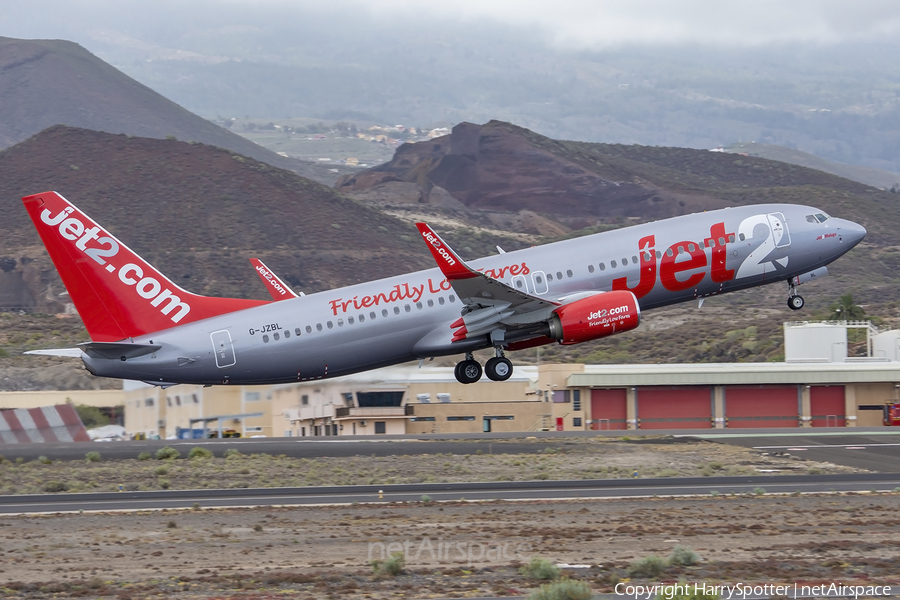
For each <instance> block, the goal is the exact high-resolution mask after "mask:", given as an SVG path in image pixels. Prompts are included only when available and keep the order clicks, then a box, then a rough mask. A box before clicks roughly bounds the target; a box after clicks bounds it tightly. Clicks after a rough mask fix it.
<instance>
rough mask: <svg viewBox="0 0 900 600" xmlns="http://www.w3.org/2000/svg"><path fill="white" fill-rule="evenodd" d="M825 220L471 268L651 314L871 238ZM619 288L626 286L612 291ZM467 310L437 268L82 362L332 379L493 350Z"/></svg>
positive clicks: (626, 232) (507, 258)
mask: <svg viewBox="0 0 900 600" xmlns="http://www.w3.org/2000/svg"><path fill="white" fill-rule="evenodd" d="M816 215H820V218H816ZM822 215H824V213H822V211H820V210H818V209H815V208H811V207H806V206H798V205H788V204H769V205H756V206H745V207H735V208H727V209H722V210H716V211H710V212H705V213H697V214H692V215H686V216H681V217H675V218H671V219H665V220H662V221H656V222H652V223H646V224H643V225H635V226H632V227H627V228H623V229H618V230H614V231H608V232H604V233H598V234H594V235H589V236H585V237H580V238H576V239H571V240H565V241H561V242H555V243H552V244H547V245H544V246H538V247H532V248H526V249H523V250H517V251H514V252H508V253H505V254H500V255H497V256H490V257H486V258H480V259H477V260H473V261H470V262H469V263H468V264H469V265H470V266H471V267H472V268H473V269H477V270H482V271H484V272H485V273H486V274H488V275H490V276H491V277H493V278H495V279H498V280H500V281H503V282H504V283H507V284H508V285H511V286H513V287H515V288H517V289H519V290H521V291H524V292H527V293H530V294H533V295H535V296H540V297H543V298H547V299H551V300H557V299H559V298H563V297H565V296H567V295H571V294H573V293H577V292H586V291H601V292H602V291H608V290H611V289H613V288H614V287H615V286H617V287H618V288H619V289H622V288H623V285H624V286H625V287H626V288H628V289H631V290H632V291H634V293H635V295H636V296H637V297H638V300H639V303H640V306H641V309H643V310H647V309H652V308H658V307H661V306H667V305H670V304H675V303H678V302H684V301H688V300H694V299H697V298H703V297H707V296H712V295H716V294H722V293H726V292H731V291H735V290H741V289H746V288H750V287H754V286H758V285H763V284H767V283H773V282H777V281H781V282H785V281H789V280H791V279H792V278H794V277H796V276H800V275H803V274H807V273H810V272H812V271H815V270H816V269H820V268H821V267H824V266H825V265H827V264H829V263H830V262H832V261H834V260H835V259H837V258H838V257H840V256H841V255H843V254H844V253H846V252H847V251H848V250H850V249H851V248H852V247H853V246H855V245H856V244H857V243H859V241H860V240H862V238H863V237H864V236H865V229H864V228H863V227H862V226H860V225H857V224H856V223H853V222H851V221H846V220H843V219H838V218H833V217H831V218H826V219H825V220H824V221H823V222H822V221H821V219H822V217H821V216H822ZM721 242H724V245H723V244H722V243H721ZM679 246H680V247H681V254H679ZM691 261H692V262H691ZM685 264H690V265H694V266H692V267H691V268H684V265H685ZM622 278H624V281H623V280H622ZM651 279H653V280H652V281H651ZM614 280H620V281H619V283H618V284H615V286H614ZM686 282H689V283H690V285H689V286H688V287H685V285H686ZM682 288H683V289H682ZM462 309H463V304H462V302H461V301H460V299H459V298H458V297H457V296H456V294H455V293H454V291H453V289H452V287H451V286H450V284H449V283H448V282H447V281H446V279H445V278H444V276H443V275H442V274H441V271H440V270H438V269H437V268H435V269H430V270H426V271H418V272H414V273H409V274H406V275H400V276H397V277H390V278H386V279H380V280H377V281H371V282H368V283H363V284H358V285H353V286H348V287H344V288H339V289H335V290H330V291H326V292H319V293H314V294H309V295H306V296H301V297H299V298H293V299H289V300H282V301H278V302H272V303H269V304H266V305H262V306H258V307H254V308H250V309H246V310H241V311H238V312H233V313H228V314H224V315H221V316H218V317H213V318H209V319H205V320H202V321H196V322H193V323H189V324H186V325H181V326H176V327H173V328H171V329H166V330H164V331H160V332H157V333H154V334H150V335H147V336H143V337H140V338H137V337H136V338H134V339H133V340H132V341H133V342H135V343H152V344H153V345H158V346H160V349H159V350H157V351H156V352H154V353H152V354H147V355H144V356H139V357H136V358H129V359H127V360H111V359H106V358H98V357H92V356H88V355H86V354H83V355H82V360H83V361H84V363H85V366H86V367H87V368H88V370H90V371H91V372H92V373H94V374H95V375H98V376H105V377H118V378H123V379H136V380H143V381H147V382H155V383H162V384H170V383H194V384H263V383H286V382H294V381H303V380H310V379H318V378H323V377H333V376H339V375H347V374H350V373H356V372H360V371H365V370H368V369H374V368H378V367H383V366H387V365H393V364H397V363H402V362H406V361H410V360H415V359H420V358H428V357H432V356H443V355H452V354H462V353H465V352H470V351H473V350H476V349H480V348H486V347H490V346H491V345H492V344H491V342H490V340H489V339H488V337H487V336H479V337H477V338H476V339H468V340H463V341H458V342H451V338H452V335H453V330H452V329H451V327H450V324H451V323H453V322H454V321H456V320H457V319H459V317H460V314H461V311H462ZM513 333H514V332H513ZM522 335H525V334H524V333H523V334H522ZM528 335H530V336H531V337H534V334H533V333H530V334H528ZM507 337H508V339H512V338H514V337H515V336H514V335H513V336H507ZM526 337H527V336H526Z"/></svg>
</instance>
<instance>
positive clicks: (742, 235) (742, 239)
mask: <svg viewBox="0 0 900 600" xmlns="http://www.w3.org/2000/svg"><path fill="white" fill-rule="evenodd" d="M746 239H747V238H746V237H744V234H743V233H742V234H741V241H742V242H743V241H744V240H746Z"/></svg>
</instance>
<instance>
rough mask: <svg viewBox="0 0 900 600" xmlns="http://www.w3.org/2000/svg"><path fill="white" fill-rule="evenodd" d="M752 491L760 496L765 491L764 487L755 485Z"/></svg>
mask: <svg viewBox="0 0 900 600" xmlns="http://www.w3.org/2000/svg"><path fill="white" fill-rule="evenodd" d="M753 493H754V494H755V495H757V496H762V495H763V494H765V493H766V488H761V487H755V488H753Z"/></svg>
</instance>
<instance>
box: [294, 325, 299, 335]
mask: <svg viewBox="0 0 900 600" xmlns="http://www.w3.org/2000/svg"><path fill="white" fill-rule="evenodd" d="M294 335H297V336H299V335H300V328H299V327H297V328H295V329H294Z"/></svg>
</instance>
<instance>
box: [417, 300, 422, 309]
mask: <svg viewBox="0 0 900 600" xmlns="http://www.w3.org/2000/svg"><path fill="white" fill-rule="evenodd" d="M416 308H418V309H419V310H422V303H421V302H416Z"/></svg>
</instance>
